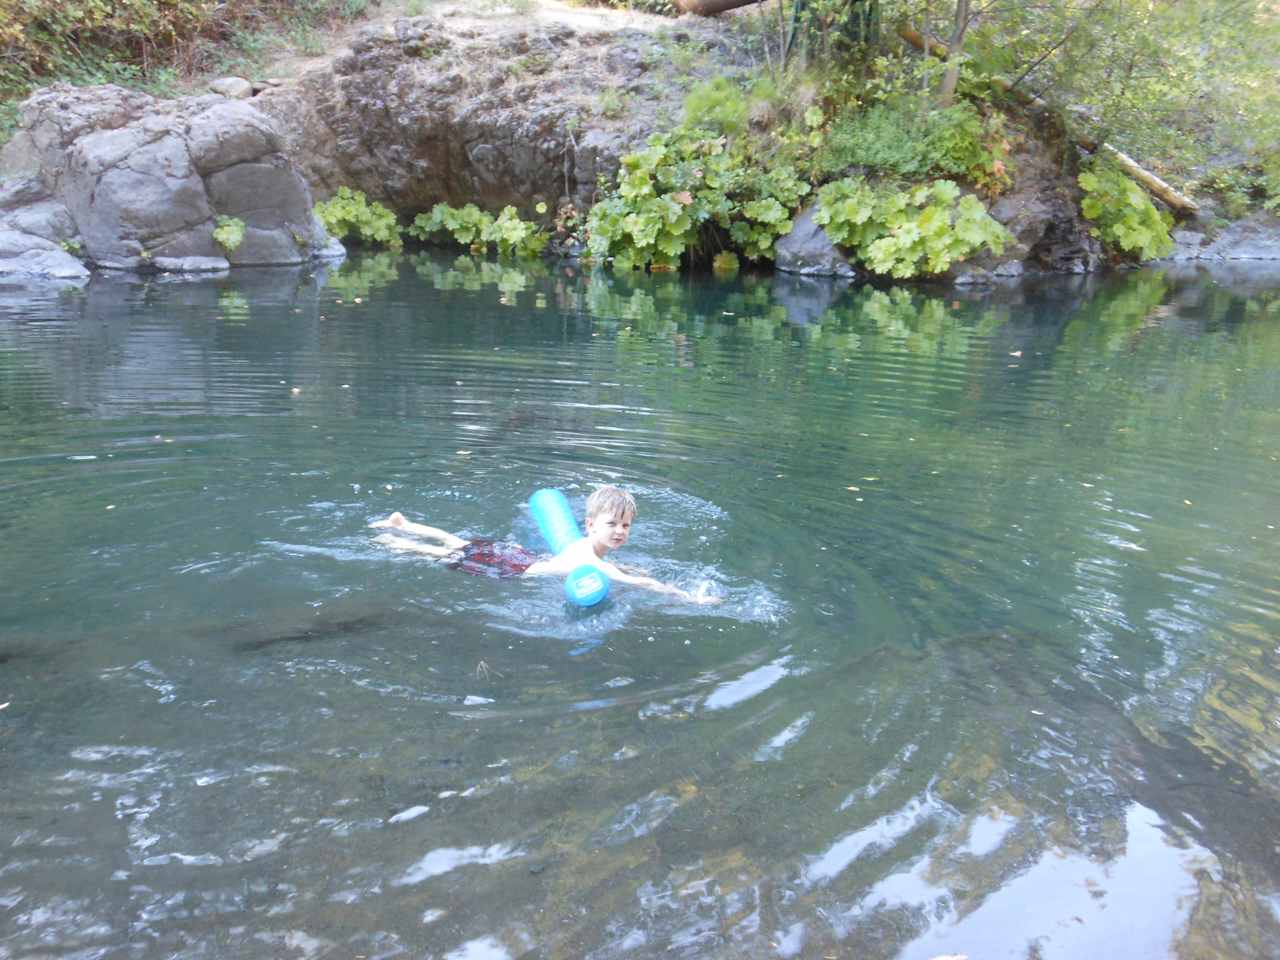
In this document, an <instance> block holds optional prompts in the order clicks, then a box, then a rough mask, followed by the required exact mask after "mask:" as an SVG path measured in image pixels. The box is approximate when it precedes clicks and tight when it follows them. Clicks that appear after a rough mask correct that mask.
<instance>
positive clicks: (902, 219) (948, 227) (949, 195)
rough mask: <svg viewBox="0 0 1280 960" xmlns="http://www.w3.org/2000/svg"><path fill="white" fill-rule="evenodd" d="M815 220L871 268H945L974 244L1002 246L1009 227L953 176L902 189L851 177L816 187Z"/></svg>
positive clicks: (905, 273)
mask: <svg viewBox="0 0 1280 960" xmlns="http://www.w3.org/2000/svg"><path fill="white" fill-rule="evenodd" d="M813 219H814V222H816V223H818V224H820V225H821V226H822V227H823V228H824V229H825V230H826V232H827V236H829V237H830V238H831V240H832V241H833V242H834V243H836V244H839V245H840V246H843V247H848V248H850V249H851V250H853V251H854V253H855V254H856V256H857V257H858V259H859V260H861V261H862V262H863V264H865V265H866V267H867V268H868V269H869V270H871V271H872V272H873V273H878V274H881V275H883V276H890V277H899V278H904V279H905V278H908V277H916V276H920V275H922V274H937V273H942V272H943V271H944V270H946V269H947V268H948V267H950V266H951V265H952V264H953V263H955V262H957V261H959V260H963V259H964V258H965V257H967V256H968V255H969V254H971V253H973V252H974V251H975V250H979V249H981V248H983V247H986V248H988V249H990V250H992V251H993V252H995V253H997V254H998V253H1000V252H1001V251H1003V250H1004V247H1005V244H1006V243H1007V242H1008V240H1009V234H1008V231H1006V230H1005V228H1004V227H1002V226H1001V225H1000V224H999V223H997V222H996V221H995V220H993V219H992V218H991V216H990V214H988V213H987V210H986V207H984V206H983V205H982V201H981V200H979V199H978V198H977V197H974V196H971V195H965V196H961V194H960V188H959V187H957V186H956V185H955V184H954V183H952V182H951V181H950V180H936V181H934V182H933V183H931V184H925V185H923V186H917V187H912V188H909V189H907V190H899V189H897V188H895V187H894V186H892V185H876V184H871V183H868V182H867V181H866V180H864V179H862V178H861V177H850V178H848V179H844V180H837V181H835V182H834V183H829V184H827V185H826V186H824V187H823V188H822V189H821V190H819V191H818V209H817V211H815V213H814V217H813Z"/></svg>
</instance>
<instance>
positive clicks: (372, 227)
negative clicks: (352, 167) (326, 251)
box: [315, 187, 402, 250]
mask: <svg viewBox="0 0 1280 960" xmlns="http://www.w3.org/2000/svg"><path fill="white" fill-rule="evenodd" d="M315 213H316V216H317V217H319V218H320V222H321V223H322V224H324V228H325V230H327V231H329V233H330V235H332V236H334V237H337V238H338V239H339V240H345V239H346V238H347V237H348V236H351V237H353V238H354V239H355V241H356V242H357V243H362V244H367V245H369V246H383V247H390V248H391V249H392V250H397V249H399V248H400V246H401V244H402V241H401V239H400V225H399V224H398V223H397V222H396V215H395V213H393V212H392V211H391V210H388V209H387V208H386V207H384V206H383V205H382V204H380V203H378V202H377V201H376V200H375V201H372V202H371V201H370V200H369V199H368V198H367V197H366V196H365V195H364V194H363V193H362V192H361V191H359V190H352V189H351V188H350V187H339V188H338V192H337V193H335V194H334V195H333V196H332V197H331V198H330V199H328V200H324V201H321V202H320V203H317V204H316V206H315Z"/></svg>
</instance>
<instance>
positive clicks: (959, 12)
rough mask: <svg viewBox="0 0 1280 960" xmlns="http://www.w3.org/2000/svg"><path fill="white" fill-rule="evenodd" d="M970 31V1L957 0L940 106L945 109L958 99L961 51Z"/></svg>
mask: <svg viewBox="0 0 1280 960" xmlns="http://www.w3.org/2000/svg"><path fill="white" fill-rule="evenodd" d="M968 29H969V0H957V3H956V19H955V26H954V27H953V28H952V30H951V42H950V43H948V44H947V72H946V73H945V74H944V75H943V77H942V89H941V91H939V93H938V104H939V105H940V106H941V107H943V108H944V109H945V108H947V107H949V106H951V103H952V101H953V100H955V98H956V84H957V83H959V82H960V51H961V50H962V49H963V48H964V34H965V31H966V30H968Z"/></svg>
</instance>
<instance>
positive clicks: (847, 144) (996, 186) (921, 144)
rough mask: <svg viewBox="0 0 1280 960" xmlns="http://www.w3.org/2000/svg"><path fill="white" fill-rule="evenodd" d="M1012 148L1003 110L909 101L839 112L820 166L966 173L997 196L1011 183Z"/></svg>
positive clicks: (899, 173) (909, 174)
mask: <svg viewBox="0 0 1280 960" xmlns="http://www.w3.org/2000/svg"><path fill="white" fill-rule="evenodd" d="M1009 150H1010V144H1009V141H1008V139H1007V138H1006V136H1005V134H1004V124H1003V118H1001V116H1000V115H999V114H995V113H993V114H991V116H989V117H986V118H984V117H983V116H982V114H980V113H979V112H978V110H977V108H975V107H974V106H973V105H972V104H969V103H964V102H961V103H957V104H955V105H953V106H951V107H948V108H947V109H945V110H930V109H924V108H922V106H921V104H920V103H919V102H918V101H909V100H904V101H899V102H896V103H892V104H891V103H877V104H873V105H872V106H870V107H867V108H866V109H862V110H853V111H850V110H845V111H842V112H841V113H839V114H837V116H836V118H835V119H834V120H833V121H832V123H831V126H830V128H829V130H828V132H827V136H826V139H825V141H824V143H823V145H822V147H821V148H820V150H819V152H818V159H817V164H818V168H819V170H821V171H822V172H823V173H826V174H828V175H830V174H837V173H842V172H844V171H845V170H848V169H849V168H850V167H857V168H861V169H863V170H865V171H867V172H868V173H876V174H881V175H884V176H894V177H903V178H906V179H917V178H920V177H924V176H927V175H929V174H931V173H932V174H945V175H947V176H952V177H965V178H967V179H968V180H970V181H972V182H973V183H974V184H975V185H977V186H978V187H979V188H980V189H982V190H984V191H985V192H987V193H990V194H993V195H994V194H997V193H999V192H1001V191H1002V190H1004V189H1006V188H1007V187H1008V186H1009V184H1010V183H1011V180H1010V177H1009Z"/></svg>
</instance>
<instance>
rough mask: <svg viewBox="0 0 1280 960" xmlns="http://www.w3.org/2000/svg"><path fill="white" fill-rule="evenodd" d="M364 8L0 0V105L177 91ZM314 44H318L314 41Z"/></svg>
mask: <svg viewBox="0 0 1280 960" xmlns="http://www.w3.org/2000/svg"><path fill="white" fill-rule="evenodd" d="M366 6H367V2H366V0H220V2H218V3H211V2H208V0H0V53H2V54H3V55H0V98H5V97H21V96H25V95H26V93H27V91H28V90H29V89H30V88H31V87H32V86H34V85H37V84H40V83H45V82H48V81H50V80H55V79H57V80H67V81H70V82H72V83H121V84H125V85H128V86H134V87H142V88H144V89H148V90H151V91H153V92H157V93H161V94H167V93H172V92H173V88H174V87H175V86H176V80H177V74H178V72H179V71H181V72H182V73H183V74H184V75H188V76H190V75H192V74H199V73H201V72H204V71H217V72H223V73H226V72H232V70H231V69H227V68H229V67H240V66H245V64H244V60H245V59H246V58H247V59H249V60H253V59H254V58H259V59H260V58H261V57H262V55H263V54H265V53H266V52H268V48H269V47H271V46H277V47H279V46H286V45H287V39H288V38H290V37H292V38H293V39H294V40H295V42H304V43H305V42H307V41H308V40H309V34H313V33H314V31H315V30H317V29H319V28H323V27H326V26H328V25H330V24H332V23H333V22H334V21H335V20H340V19H344V18H345V19H351V18H353V17H357V16H361V15H363V13H364V9H365V7H366ZM311 42H314V41H311Z"/></svg>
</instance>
